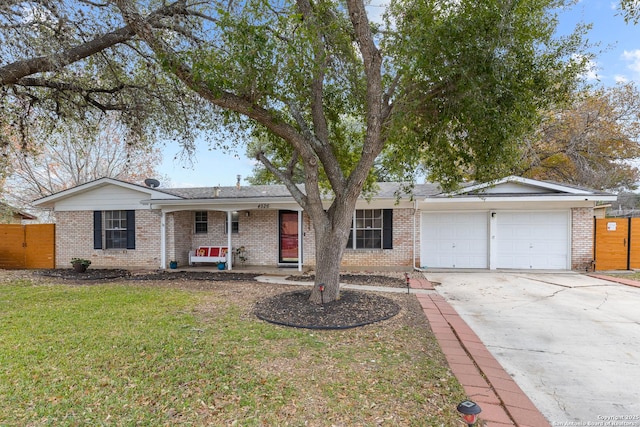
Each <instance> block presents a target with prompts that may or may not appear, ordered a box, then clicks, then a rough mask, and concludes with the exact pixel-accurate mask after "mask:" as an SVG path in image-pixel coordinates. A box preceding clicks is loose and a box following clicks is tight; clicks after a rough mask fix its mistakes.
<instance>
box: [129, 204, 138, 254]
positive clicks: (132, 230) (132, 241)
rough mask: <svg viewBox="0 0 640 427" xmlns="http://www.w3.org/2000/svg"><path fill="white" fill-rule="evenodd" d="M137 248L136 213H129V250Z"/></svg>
mask: <svg viewBox="0 0 640 427" xmlns="http://www.w3.org/2000/svg"><path fill="white" fill-rule="evenodd" d="M135 248H136V211H127V249H135Z"/></svg>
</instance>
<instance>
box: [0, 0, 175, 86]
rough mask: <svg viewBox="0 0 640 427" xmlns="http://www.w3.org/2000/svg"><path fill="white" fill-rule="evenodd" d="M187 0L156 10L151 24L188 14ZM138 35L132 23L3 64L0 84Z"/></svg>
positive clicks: (10, 82) (81, 57)
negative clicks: (62, 48)
mask: <svg viewBox="0 0 640 427" xmlns="http://www.w3.org/2000/svg"><path fill="white" fill-rule="evenodd" d="M183 3H184V2H183V0H180V1H178V2H176V3H173V4H171V5H169V6H165V7H163V8H160V9H158V10H156V11H154V12H152V13H151V14H150V15H149V16H148V17H147V22H148V23H149V24H151V23H154V22H158V21H159V20H160V19H161V18H162V17H165V16H171V15H175V14H178V13H181V14H185V13H186V11H185V9H184V4H183ZM135 35H136V33H135V31H134V30H133V28H132V27H130V26H129V25H127V26H125V27H122V28H119V29H117V30H114V31H112V32H110V33H106V34H103V35H101V36H98V37H96V38H94V39H93V40H91V41H88V42H86V43H83V44H81V45H79V46H75V47H72V48H70V49H68V50H65V51H64V52H61V53H57V54H54V55H48V56H40V57H37V58H30V59H24V60H20V61H15V62H13V63H11V64H7V65H5V66H3V67H0V86H4V85H10V84H16V83H19V81H20V79H22V78H24V77H27V76H30V75H32V74H36V73H45V72H49V71H56V70H59V69H62V68H64V67H66V66H67V65H69V64H73V63H74V62H77V61H79V60H81V59H84V58H88V57H89V56H91V55H94V54H96V53H98V52H101V51H103V50H105V49H107V48H109V47H112V46H115V45H117V44H119V43H122V42H124V41H127V40H129V39H131V38H132V37H134V36H135Z"/></svg>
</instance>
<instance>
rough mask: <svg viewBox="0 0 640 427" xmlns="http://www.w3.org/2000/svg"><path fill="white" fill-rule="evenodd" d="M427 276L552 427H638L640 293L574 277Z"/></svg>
mask: <svg viewBox="0 0 640 427" xmlns="http://www.w3.org/2000/svg"><path fill="white" fill-rule="evenodd" d="M425 277H426V278H427V279H428V280H430V281H432V282H439V283H440V285H437V286H436V289H437V291H438V292H439V293H440V294H441V295H442V296H443V297H444V298H445V299H446V300H447V301H448V302H449V303H450V304H451V305H452V306H453V307H454V308H455V309H456V311H457V312H458V313H459V314H460V316H461V317H462V318H463V319H464V320H465V321H466V322H467V324H468V325H469V326H470V327H471V328H472V329H473V330H474V332H475V333H476V334H477V335H478V336H479V337H480V339H481V340H482V341H483V343H484V344H485V346H486V347H487V349H488V350H489V351H490V352H491V353H492V354H493V356H494V357H495V358H496V359H497V360H498V361H499V362H500V363H501V364H502V366H503V367H504V368H505V370H506V371H507V372H508V373H509V374H510V375H511V376H512V377H513V379H514V380H515V381H516V383H517V384H518V385H519V386H520V387H521V388H522V390H523V391H524V392H525V393H526V394H527V396H529V398H530V399H531V401H532V402H533V403H534V404H535V405H536V406H537V408H538V409H539V410H540V411H541V412H542V413H543V414H544V415H545V417H547V419H548V420H549V422H550V423H551V425H556V426H562V425H580V426H583V425H584V426H587V425H610V426H640V288H633V287H629V286H624V285H620V284H616V283H612V282H608V281H604V280H599V279H595V278H592V277H588V276H584V275H581V274H577V273H571V272H567V273H530V272H525V273H517V272H509V273H506V272H497V273H496V272H470V273H460V272H427V273H425ZM607 423H609V424H607Z"/></svg>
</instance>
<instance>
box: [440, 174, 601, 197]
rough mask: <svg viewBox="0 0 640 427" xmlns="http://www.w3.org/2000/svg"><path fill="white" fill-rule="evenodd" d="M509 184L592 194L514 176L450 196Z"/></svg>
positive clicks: (465, 189)
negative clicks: (514, 183)
mask: <svg viewBox="0 0 640 427" xmlns="http://www.w3.org/2000/svg"><path fill="white" fill-rule="evenodd" d="M509 182H516V183H519V184H523V185H528V186H532V187H538V188H545V189H547V190H552V191H561V192H563V193H569V194H592V193H591V192H590V191H587V190H580V189H578V188H573V187H567V186H565V185H561V184H554V183H551V182H545V181H537V180H535V179H529V178H522V177H520V176H513V175H512V176H508V177H506V178H502V179H499V180H497V181H490V182H485V183H481V184H476V185H471V186H469V187H465V188H462V189H460V190H458V191H454V192H452V193H449V194H451V195H461V194H466V193H470V192H473V191H477V190H482V189H485V188H491V187H496V186H498V185H500V184H505V183H509Z"/></svg>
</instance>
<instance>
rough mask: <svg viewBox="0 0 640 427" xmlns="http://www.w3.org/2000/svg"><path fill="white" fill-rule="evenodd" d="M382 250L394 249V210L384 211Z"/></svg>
mask: <svg viewBox="0 0 640 427" xmlns="http://www.w3.org/2000/svg"><path fill="white" fill-rule="evenodd" d="M382 249H393V209H383V210H382Z"/></svg>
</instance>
